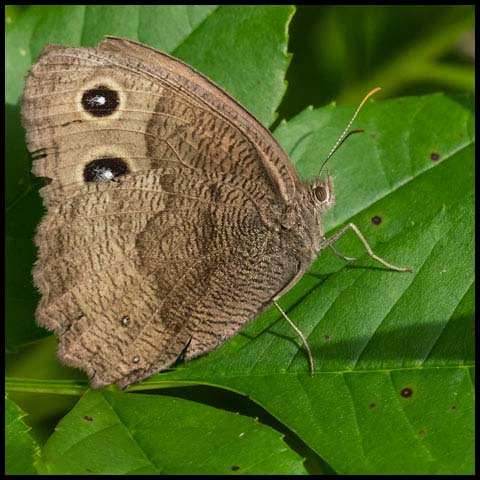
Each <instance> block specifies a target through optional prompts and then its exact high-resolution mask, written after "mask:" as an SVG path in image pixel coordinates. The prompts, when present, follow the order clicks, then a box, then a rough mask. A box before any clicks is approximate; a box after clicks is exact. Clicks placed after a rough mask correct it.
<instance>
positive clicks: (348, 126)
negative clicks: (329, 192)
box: [318, 87, 381, 175]
mask: <svg viewBox="0 0 480 480" xmlns="http://www.w3.org/2000/svg"><path fill="white" fill-rule="evenodd" d="M379 90H381V88H380V87H376V88H374V89H373V90H371V91H370V92H368V93H367V94H366V95H365V98H364V99H363V100H362V101H361V102H360V105H359V106H358V107H357V109H356V110H355V113H354V114H353V117H352V119H351V120H350V121H349V122H348V125H347V126H346V127H345V130H344V131H343V133H342V134H341V135H340V137H339V138H338V140H337V141H336V142H335V145H334V146H333V147H332V149H331V150H330V152H329V154H328V155H327V158H326V159H325V160H324V161H323V163H322V166H321V167H320V171H319V172H318V175H320V174H321V173H322V170H323V167H325V164H326V163H327V162H328V160H330V158H331V156H332V155H333V154H334V153H335V152H336V151H337V150H338V148H339V147H340V145H341V144H342V143H343V142H344V141H345V140H346V139H347V137H348V136H349V135H351V134H352V133H360V132H363V130H353V131H351V132H349V131H348V130H349V129H350V127H351V126H352V123H353V122H354V121H355V119H356V118H357V115H358V114H359V113H360V110H361V109H362V107H363V106H364V105H365V102H366V101H367V100H368V99H369V98H370V97H371V96H372V95H374V94H375V93H377V92H378V91H379Z"/></svg>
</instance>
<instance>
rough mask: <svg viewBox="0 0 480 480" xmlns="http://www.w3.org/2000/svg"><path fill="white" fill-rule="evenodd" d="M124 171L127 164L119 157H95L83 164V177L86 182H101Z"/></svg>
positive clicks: (122, 173)
mask: <svg viewBox="0 0 480 480" xmlns="http://www.w3.org/2000/svg"><path fill="white" fill-rule="evenodd" d="M126 173H128V165H127V164H126V163H125V162H124V161H123V160H122V159H121V158H97V159H96V160H92V161H91V162H90V163H88V164H87V165H86V166H85V168H84V170H83V178H84V180H85V181H86V182H101V181H105V180H113V179H114V178H115V177H119V176H121V175H125V174H126Z"/></svg>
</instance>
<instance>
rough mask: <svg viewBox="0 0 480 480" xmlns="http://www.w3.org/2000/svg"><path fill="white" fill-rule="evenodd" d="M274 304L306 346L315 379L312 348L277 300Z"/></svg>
mask: <svg viewBox="0 0 480 480" xmlns="http://www.w3.org/2000/svg"><path fill="white" fill-rule="evenodd" d="M273 304H274V305H275V306H276V307H277V310H278V311H279V312H280V313H281V314H282V316H283V318H284V319H285V320H286V321H287V322H288V323H289V324H290V326H291V327H292V328H293V329H294V330H295V332H296V333H297V335H298V336H299V337H300V338H301V339H302V342H303V344H304V345H305V348H306V350H307V354H308V363H309V365H310V376H312V377H313V376H314V375H315V366H314V363H313V355H312V351H311V350H310V346H309V345H308V342H307V339H306V338H305V336H304V335H303V333H302V331H301V330H300V329H299V328H298V327H297V326H296V325H295V324H294V323H293V322H292V321H291V320H290V319H289V318H288V316H287V314H286V313H285V312H284V311H283V310H282V308H281V307H280V305H279V304H278V303H277V302H276V301H275V300H274V301H273Z"/></svg>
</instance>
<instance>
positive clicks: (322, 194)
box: [313, 185, 328, 202]
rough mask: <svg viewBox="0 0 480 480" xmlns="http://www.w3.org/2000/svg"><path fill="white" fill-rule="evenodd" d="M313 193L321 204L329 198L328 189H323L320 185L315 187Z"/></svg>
mask: <svg viewBox="0 0 480 480" xmlns="http://www.w3.org/2000/svg"><path fill="white" fill-rule="evenodd" d="M313 193H314V195H315V198H316V199H317V200H318V201H319V202H324V201H325V200H326V199H327V197H328V195H327V189H326V188H325V187H322V186H321V185H319V186H318V187H315V188H314V190H313Z"/></svg>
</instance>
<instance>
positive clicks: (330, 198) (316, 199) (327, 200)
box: [310, 173, 335, 212]
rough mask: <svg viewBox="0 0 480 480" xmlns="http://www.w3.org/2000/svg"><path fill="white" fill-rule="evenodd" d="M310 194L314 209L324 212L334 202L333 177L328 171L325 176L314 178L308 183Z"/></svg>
mask: <svg viewBox="0 0 480 480" xmlns="http://www.w3.org/2000/svg"><path fill="white" fill-rule="evenodd" d="M310 194H311V196H312V198H313V203H314V205H315V209H316V210H320V211H321V212H324V211H325V210H328V209H329V208H330V207H331V206H332V205H333V204H334V203H335V193H334V191H333V179H332V176H331V175H330V173H327V178H326V179H322V178H316V179H315V180H314V181H313V182H312V183H311V184H310Z"/></svg>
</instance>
